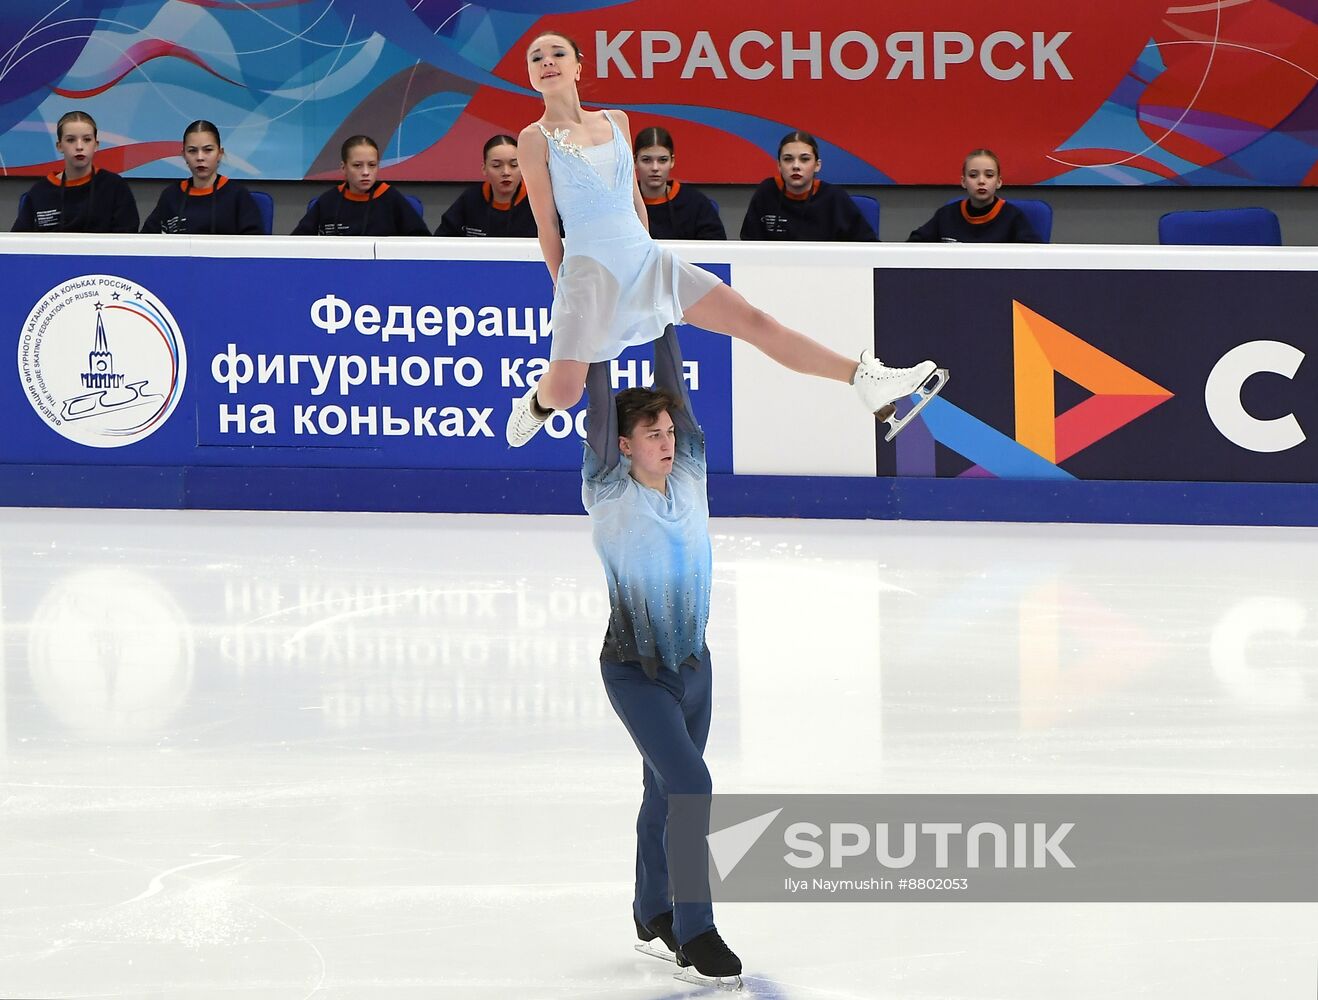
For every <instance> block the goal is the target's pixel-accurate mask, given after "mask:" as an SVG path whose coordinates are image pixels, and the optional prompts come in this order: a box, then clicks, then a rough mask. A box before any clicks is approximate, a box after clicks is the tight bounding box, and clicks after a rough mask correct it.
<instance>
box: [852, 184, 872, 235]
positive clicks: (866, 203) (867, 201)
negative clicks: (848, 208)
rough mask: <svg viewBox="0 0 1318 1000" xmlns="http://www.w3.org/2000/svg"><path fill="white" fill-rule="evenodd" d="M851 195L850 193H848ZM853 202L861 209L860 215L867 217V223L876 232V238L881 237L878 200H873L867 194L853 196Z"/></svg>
mask: <svg viewBox="0 0 1318 1000" xmlns="http://www.w3.org/2000/svg"><path fill="white" fill-rule="evenodd" d="M848 194H850V192H848ZM851 200H852V201H853V202H855V203H856V207H857V208H858V209H860V214H861V215H863V216H865V221H866V222H868V223H869V224H870V228H871V229H873V230H874V238H875V239H878V237H879V202H878V199H877V198H871V197H870V196H869V195H867V194H853V195H851Z"/></svg>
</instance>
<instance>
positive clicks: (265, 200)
mask: <svg viewBox="0 0 1318 1000" xmlns="http://www.w3.org/2000/svg"><path fill="white" fill-rule="evenodd" d="M248 193H249V194H250V195H251V196H252V200H253V201H254V202H256V209H257V211H259V212H260V213H261V228H262V229H263V230H264V231H265V234H266V235H267V236H269V235H270V234H271V233H273V232H274V231H275V200H274V199H273V198H271V197H270V196H269V195H268V194H266V193H265V192H264V191H251V190H250V189H249V191H248Z"/></svg>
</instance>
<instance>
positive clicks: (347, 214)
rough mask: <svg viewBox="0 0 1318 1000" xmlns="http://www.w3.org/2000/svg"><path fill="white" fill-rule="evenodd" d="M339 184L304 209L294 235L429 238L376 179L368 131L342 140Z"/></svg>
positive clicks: (376, 154)
mask: <svg viewBox="0 0 1318 1000" xmlns="http://www.w3.org/2000/svg"><path fill="white" fill-rule="evenodd" d="M340 155H341V156H342V159H343V183H342V184H339V185H337V186H335V187H332V188H330V189H329V190H328V191H326V192H325V193H324V194H322V195H321V196H320V197H319V198H317V199H316V200H315V201H314V202H312V203H311V207H310V208H309V209H307V214H306V215H304V216H302V221H300V222H299V223H298V224H297V226H296V227H295V228H294V229H293V235H294V236H429V235H430V230H429V229H427V228H426V224H425V223H424V222H423V221H422V220H421V216H419V215H417V214H416V209H414V208H413V207H412V206H411V205H409V204H408V203H407V199H406V198H404V197H403V196H402V195H401V194H399V193H398V189H397V188H395V187H391V186H390V185H388V184H386V183H385V182H384V181H382V180H380V147H379V146H378V145H376V142H375V140H374V139H372V138H371V137H370V136H369V135H354V136H352V137H351V138H349V139H346V140H344V143H343V148H342V150H341V151H340Z"/></svg>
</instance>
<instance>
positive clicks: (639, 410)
mask: <svg viewBox="0 0 1318 1000" xmlns="http://www.w3.org/2000/svg"><path fill="white" fill-rule="evenodd" d="M617 404H618V433H619V434H620V435H622V436H623V437H631V435H632V431H634V430H635V429H636V425H637V424H643V425H646V426H649V425H650V424H652V423H654V422H655V421H656V420H658V419H659V414H661V413H665V412H667V413H668V414H669V415H670V416H671V415H672V411H674V410H678V409H681V406H682V404H681V403H679V402H678V401H677V399H676V398H675V397H674V396H673V395H672V394H671V393H667V392H665V391H664V390H663V389H642V388H639V387H633V388H631V389H623V390H622V392H620V393H618V396H617Z"/></svg>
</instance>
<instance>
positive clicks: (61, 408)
mask: <svg viewBox="0 0 1318 1000" xmlns="http://www.w3.org/2000/svg"><path fill="white" fill-rule="evenodd" d="M88 347H90V348H91V350H88ZM18 374H19V379H20V381H21V383H22V386H23V390H24V393H25V394H26V395H27V397H28V402H29V403H31V405H32V408H33V409H34V410H35V411H36V413H37V415H38V416H39V417H40V418H41V419H42V420H43V421H44V422H45V423H46V424H47V425H48V426H49V427H50V428H51V429H52V430H54V431H56V432H57V433H59V434H60V435H62V436H63V437H65V438H68V439H69V440H71V441H74V442H76V443H78V444H81V445H86V446H88V447H93V448H118V447H122V446H124V445H128V444H132V443H134V442H135V441H140V440H142V439H143V438H145V437H147V436H148V435H150V434H152V433H154V432H155V431H156V430H158V429H159V428H160V427H161V426H163V425H164V423H165V421H166V420H168V419H169V416H170V414H171V413H173V411H174V408H175V407H176V406H177V405H178V402H179V399H180V398H181V397H182V394H183V386H184V380H185V378H186V374H187V355H186V353H185V349H184V345H183V337H182V335H181V334H180V332H179V328H178V324H177V323H176V322H175V320H174V317H173V315H172V314H171V313H170V312H169V310H168V309H167V308H166V307H165V305H164V304H163V303H162V302H160V300H159V299H158V298H157V297H156V296H155V295H154V294H152V293H151V292H150V291H149V290H147V289H145V288H142V287H141V286H139V285H137V284H136V283H135V282H132V281H129V280H128V279H126V278H120V277H116V276H114V275H104V274H93V275H84V276H82V277H79V278H72V279H70V280H69V281H66V282H64V283H63V284H61V285H58V286H56V287H55V288H52V289H51V290H50V291H49V292H47V293H46V294H45V295H44V296H42V298H41V300H40V301H39V302H38V303H37V304H36V306H35V307H33V309H32V311H31V312H30V313H29V314H28V317H27V320H26V322H24V324H23V327H22V330H21V332H20V333H19V342H18Z"/></svg>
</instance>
